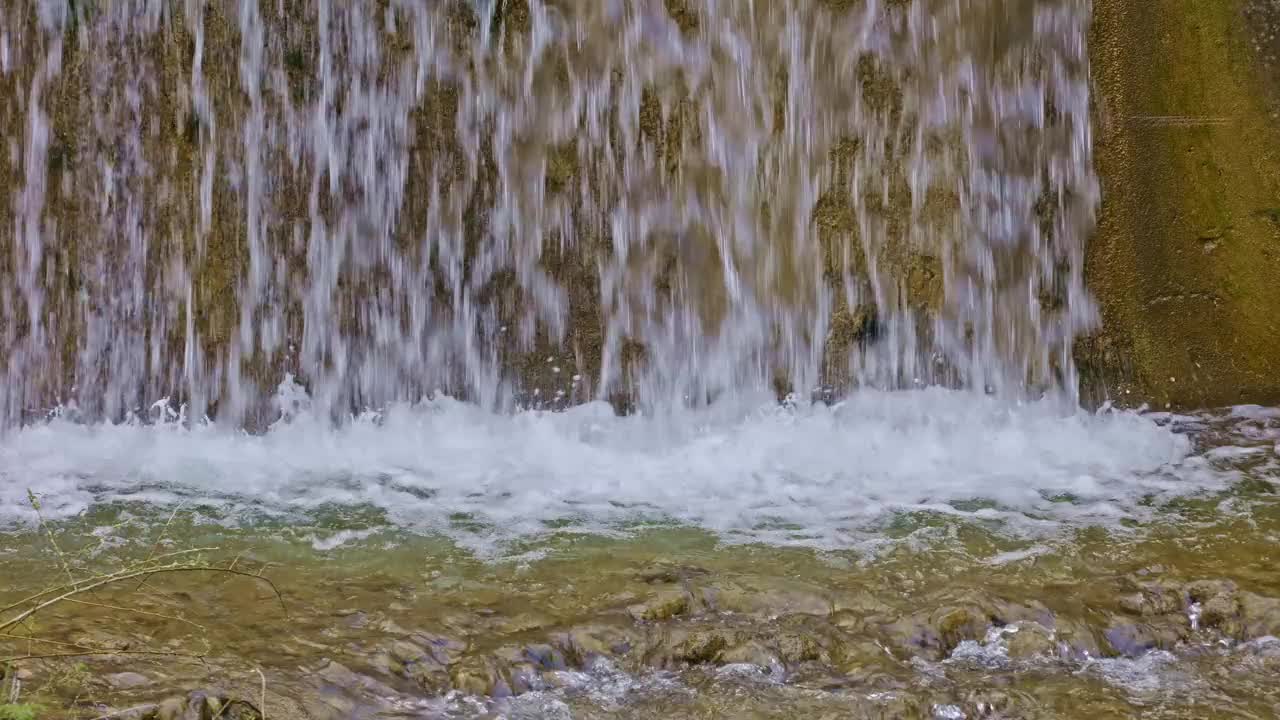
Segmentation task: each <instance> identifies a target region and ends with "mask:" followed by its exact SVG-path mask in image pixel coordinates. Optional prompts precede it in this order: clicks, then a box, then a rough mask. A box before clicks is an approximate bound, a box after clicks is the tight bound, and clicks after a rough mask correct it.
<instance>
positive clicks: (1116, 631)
mask: <svg viewBox="0 0 1280 720" xmlns="http://www.w3.org/2000/svg"><path fill="white" fill-rule="evenodd" d="M1103 636H1104V637H1106V639H1107V644H1108V645H1109V646H1110V648H1111V651H1112V652H1113V653H1115V654H1116V655H1121V656H1124V657H1139V656H1141V655H1145V654H1147V653H1148V652H1150V651H1152V650H1155V649H1156V648H1157V647H1158V643H1157V642H1156V638H1155V635H1154V634H1153V633H1152V632H1151V631H1150V628H1149V627H1148V626H1146V625H1139V624H1136V623H1123V624H1119V625H1112V626H1111V627H1109V628H1107V630H1106V632H1104V633H1103Z"/></svg>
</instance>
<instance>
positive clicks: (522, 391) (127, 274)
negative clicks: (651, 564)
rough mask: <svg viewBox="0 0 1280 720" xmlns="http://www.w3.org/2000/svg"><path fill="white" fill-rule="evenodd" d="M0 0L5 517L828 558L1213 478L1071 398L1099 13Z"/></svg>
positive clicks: (1119, 418)
mask: <svg viewBox="0 0 1280 720" xmlns="http://www.w3.org/2000/svg"><path fill="white" fill-rule="evenodd" d="M0 8H3V11H2V14H0V21H3V22H2V23H0V96H2V97H3V102H0V121H2V122H0V133H3V135H2V136H0V142H2V143H3V150H4V152H3V153H0V188H3V189H4V190H5V192H4V194H3V197H2V198H0V218H2V219H3V220H4V222H3V223H0V249H3V252H2V253H0V255H2V258H3V259H2V260H0V262H2V263H3V264H2V265H0V268H2V269H0V352H3V353H4V356H5V359H6V362H5V375H4V377H3V379H2V381H0V415H2V416H3V421H4V423H5V425H6V426H7V427H8V428H10V430H9V432H8V433H7V435H6V436H5V437H4V439H3V440H2V441H0V479H2V480H3V482H0V501H2V503H3V504H2V506H0V519H4V520H10V519H12V518H14V517H15V516H16V515H18V514H21V513H24V512H26V510H25V502H26V499H25V498H26V488H28V487H30V488H32V489H34V490H36V491H37V492H38V493H40V494H43V495H45V496H46V498H47V499H46V507H47V508H48V509H49V511H50V512H51V513H54V514H64V515H65V514H74V513H76V512H79V511H81V510H83V509H84V508H86V507H87V506H89V505H91V504H92V503H94V502H99V501H110V500H122V499H133V500H148V501H154V502H163V503H168V502H173V501H177V500H182V501H184V502H190V503H196V504H212V505H215V506H223V507H231V508H236V507H249V508H252V509H253V511H254V512H261V513H264V514H267V515H273V514H275V515H279V514H287V513H289V512H295V511H300V510H307V509H316V508H319V507H321V506H334V505H338V506H342V505H372V506H375V507H378V508H381V509H382V510H384V511H385V512H386V513H387V514H388V515H389V516H390V517H391V518H392V519H393V520H394V521H395V522H397V523H400V524H404V525H409V526H424V527H427V528H430V529H435V530H445V531H448V530H449V528H450V527H451V523H456V521H457V518H458V517H465V518H466V519H467V522H468V523H479V524H481V525H482V526H484V527H486V528H489V529H490V531H488V532H489V534H490V535H497V536H504V537H515V536H522V535H526V534H530V533H536V532H538V531H539V530H540V529H541V528H545V527H548V526H551V525H555V524H557V523H563V522H576V523H580V524H581V526H583V527H586V528H591V529H595V530H607V529H609V528H611V527H617V526H618V525H619V524H623V525H625V524H626V523H628V522H645V521H654V520H660V521H677V522H684V523H691V524H696V525H701V526H705V527H709V528H713V529H716V530H718V531H721V532H723V533H724V534H725V535H726V536H734V535H741V536H744V537H750V538H765V539H770V540H773V541H778V542H804V543H811V544H815V545H824V546H832V545H835V546H840V545H848V544H851V543H853V542H855V541H857V540H858V539H859V538H860V537H863V535H862V533H865V532H867V527H868V525H867V523H869V522H873V521H874V520H875V519H876V518H878V517H880V516H882V515H883V514H884V513H886V512H890V511H897V510H902V509H933V510H944V511H946V512H955V513H964V514H970V515H974V516H976V517H980V518H988V519H1002V518H1003V519H1005V520H1011V519H1014V518H1016V522H1012V520H1011V523H1012V524H1016V525H1017V526H1018V527H1019V528H1021V529H1024V530H1028V531H1034V530H1035V528H1036V527H1038V526H1039V527H1054V526H1057V525H1058V524H1060V523H1063V522H1069V521H1075V520H1081V519H1086V520H1092V521H1097V520H1108V519H1117V518H1122V517H1131V516H1133V515H1134V514H1140V513H1141V512H1142V511H1143V508H1144V507H1146V505H1144V504H1143V503H1148V502H1149V501H1150V498H1151V497H1152V496H1165V495H1169V494H1180V493H1185V492H1190V491H1194V490H1198V489H1204V488H1206V487H1209V488H1212V487H1218V486H1220V485H1221V484H1222V483H1224V482H1226V481H1227V480H1229V475H1224V474H1222V473H1215V472H1211V471H1210V470H1209V469H1208V465H1207V464H1206V462H1207V461H1203V459H1200V460H1201V461H1202V462H1200V463H1199V464H1197V463H1196V462H1192V461H1193V460H1196V459H1197V458H1194V457H1189V456H1190V455H1191V453H1192V449H1191V443H1190V442H1189V441H1188V440H1187V439H1186V438H1185V437H1184V436H1182V435H1178V434H1174V433H1173V432H1172V431H1171V430H1170V429H1169V428H1168V427H1167V426H1162V425H1157V424H1156V423H1155V422H1154V421H1153V420H1152V419H1150V418H1144V417H1141V416H1138V415H1132V414H1124V413H1104V414H1102V415H1094V414H1088V413H1084V412H1082V411H1079V410H1076V404H1077V403H1076V388H1077V379H1076V374H1075V369H1074V366H1073V362H1072V354H1071V351H1072V344H1073V340H1074V339H1075V337H1076V336H1077V335H1078V333H1080V332H1081V331H1082V330H1084V329H1087V328H1088V327H1089V326H1090V324H1091V323H1092V322H1093V320H1094V312H1093V309H1092V307H1091V304H1090V300H1089V298H1088V296H1087V293H1086V292H1085V290H1084V287H1083V282H1082V276H1081V272H1082V264H1083V262H1082V257H1083V243H1084V241H1085V239H1086V237H1087V236H1088V234H1089V232H1090V231H1091V229H1092V227H1093V220H1094V210H1095V205H1096V202H1097V196H1098V188H1097V183H1096V181H1095V177H1094V174H1093V168H1092V158H1091V152H1092V150H1091V146H1092V138H1091V135H1090V125H1089V66H1088V54H1087V48H1086V38H1087V28H1088V24H1089V20H1090V6H1089V2H1087V0H913V1H909V0H789V1H787V2H768V1H764V0H665V2H663V1H662V0H468V1H465V2H464V1H462V0H453V1H448V2H446V1H443V0H442V1H440V2H420V1H417V0H384V1H382V2H333V1H331V0H240V1H239V2H232V1H230V0H227V1H224V2H217V1H215V2H208V3H206V2H199V1H197V0H187V2H185V3H171V2H162V1H161V0H131V1H128V2H113V3H68V2H65V0H39V1H38V2H33V1H32V0H0ZM281 378H286V380H285V382H284V383H283V384H281ZM786 395H789V396H790V400H789V401H788V402H786V403H783V404H782V405H778V403H777V402H776V400H777V398H778V397H781V396H786ZM815 396H816V397H818V398H820V399H822V400H824V401H829V400H832V399H838V398H841V397H844V398H845V399H844V400H843V401H842V402H840V403H839V404H836V405H834V406H828V405H827V404H824V403H821V402H820V403H816V404H810V398H813V397H815ZM161 398H163V399H161ZM450 398H456V400H454V399H450ZM157 401H158V402H157ZM606 401H607V402H609V403H612V406H610V405H607V404H606ZM618 406H622V407H626V408H629V409H630V410H631V411H633V414H631V415H630V416H615V414H614V411H613V409H612V408H614V407H618ZM566 408H568V409H567V410H566ZM547 410H564V412H557V413H548V412H545V411H547ZM50 413H52V414H50ZM275 418H280V419H279V420H278V421H276V422H275V424H274V425H271V424H270V423H272V421H273V420H275ZM268 425H270V426H269V427H268ZM19 428H20V429H19ZM240 428H245V429H246V430H248V431H251V432H252V433H253V434H250V433H249V432H244V431H241V430H239V429H240ZM19 489H20V490H19ZM1064 498H1065V499H1066V500H1067V501H1065V502H1064V501H1063V500H1064Z"/></svg>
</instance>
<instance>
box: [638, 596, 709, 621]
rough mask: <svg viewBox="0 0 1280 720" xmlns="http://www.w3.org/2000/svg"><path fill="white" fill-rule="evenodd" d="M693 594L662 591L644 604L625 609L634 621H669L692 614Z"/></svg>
mask: <svg viewBox="0 0 1280 720" xmlns="http://www.w3.org/2000/svg"><path fill="white" fill-rule="evenodd" d="M693 607H694V599H693V594H692V593H690V592H689V591H687V590H683V589H679V590H676V589H672V590H664V591H662V592H660V593H658V595H657V596H655V597H653V598H650V599H649V600H646V601H645V602H642V603H638V604H635V605H632V606H631V607H628V608H627V613H628V614H629V615H631V617H632V618H633V619H634V620H637V621H646V622H656V621H659V620H670V619H671V618H674V617H679V616H681V615H685V614H687V613H690V612H692V609H693Z"/></svg>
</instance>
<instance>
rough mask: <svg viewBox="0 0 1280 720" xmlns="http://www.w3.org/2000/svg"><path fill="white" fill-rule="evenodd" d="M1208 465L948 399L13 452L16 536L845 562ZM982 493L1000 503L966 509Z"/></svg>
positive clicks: (1203, 482)
mask: <svg viewBox="0 0 1280 720" xmlns="http://www.w3.org/2000/svg"><path fill="white" fill-rule="evenodd" d="M1190 452H1191V443H1190V441H1189V440H1188V438H1187V437H1186V436H1184V435H1180V434H1177V433H1175V432H1173V431H1172V430H1170V429H1168V428H1167V427H1161V426H1159V425H1157V424H1156V423H1155V422H1153V421H1152V420H1150V419H1148V418H1145V417H1143V416H1140V415H1137V414H1133V413H1124V412H1108V413H1104V414H1099V415H1093V414H1088V413H1085V412H1080V411H1077V412H1067V413H1063V412H1061V411H1060V410H1059V409H1058V406H1056V405H1053V404H1050V403H1045V404H1031V405H1022V406H1018V407H1010V406H1007V405H1004V404H1002V403H1001V402H1000V401H998V400H996V399H994V398H991V397H987V396H984V395H976V394H970V393H962V392H953V391H946V390H941V389H929V390H922V391H912V392H900V393H883V392H862V393H859V394H857V395H855V396H853V397H852V398H850V399H849V400H847V401H846V402H844V403H841V404H839V405H837V406H834V407H830V408H828V407H825V406H821V405H818V406H813V407H800V408H782V407H778V406H776V405H774V404H762V405H761V406H759V407H758V408H757V409H754V410H752V411H750V412H746V413H742V412H736V413H735V412H732V411H730V410H729V409H725V408H719V409H713V410H711V411H706V412H701V413H692V412H690V413H687V414H683V415H679V416H671V417H662V418H649V417H635V416H633V417H615V416H614V414H613V413H612V411H611V410H610V409H609V407H608V406H607V405H603V404H591V405H585V406H582V407H577V408H574V409H572V410H569V411H567V412H563V413H541V412H525V413H518V414H515V415H495V414H491V413H488V412H484V411H482V410H480V409H478V408H476V407H474V406H471V405H467V404H463V403H460V402H456V401H453V400H449V399H437V400H432V401H428V402H424V403H421V404H417V405H414V406H398V407H393V408H391V409H389V410H387V411H386V412H384V413H380V414H370V415H367V416H365V417H361V418H357V419H355V420H353V421H352V422H350V423H348V424H346V425H345V426H343V427H340V428H336V429H335V428H333V427H331V426H330V425H329V424H327V423H322V422H319V421H317V420H316V419H315V418H313V417H311V416H309V415H307V414H306V413H305V412H303V413H299V414H296V415H294V416H292V417H290V418H288V419H286V420H282V421H281V422H279V423H277V424H276V425H275V426H273V427H272V428H271V429H270V430H269V431H268V432H266V433H265V434H261V435H250V434H246V433H244V432H240V431H235V432H232V431H227V430H224V429H221V428H217V427H213V426H206V425H200V426H194V427H186V426H183V425H180V424H174V423H170V424H138V423H132V424H118V425H104V424H99V425H91V426H90V425H82V424H75V423H72V422H69V421H66V420H62V419H53V420H51V421H50V422H48V423H45V424H42V425H39V426H33V427H28V428H25V429H23V430H21V431H17V432H14V433H11V434H9V435H8V436H7V437H5V438H3V439H2V440H0V523H13V522H15V521H20V520H23V519H29V518H30V517H31V511H30V508H29V506H28V502H27V497H26V489H27V488H31V489H32V490H33V491H34V492H36V493H37V494H39V495H40V496H41V497H42V498H43V503H44V512H45V513H46V515H47V516H50V517H68V516H72V515H75V514H77V513H80V512H82V511H84V510H85V509H86V508H88V507H90V506H91V505H92V504H94V503H101V502H110V501H120V500H138V501H143V502H146V503H153V504H157V505H168V504H172V503H175V502H178V501H181V502H183V503H185V504H186V506H187V507H199V506H203V505H211V506H214V507H215V508H221V509H222V511H223V512H224V514H227V515H229V516H231V517H234V516H235V514H236V513H237V512H240V511H250V512H255V513H267V514H274V515H279V516H281V517H286V518H287V517H292V516H294V515H295V514H298V513H307V512H311V511H315V510H317V509H319V508H323V507H326V506H363V507H369V506H372V507H374V508H378V509H381V510H383V511H385V514H386V516H387V517H388V518H389V520H390V521H391V522H392V523H395V524H397V525H400V526H403V527H407V528H412V529H416V530H424V531H430V532H443V533H446V534H450V535H454V536H457V537H459V538H460V539H463V540H465V541H466V542H468V543H471V544H483V543H487V542H496V541H503V540H510V539H516V538H521V537H530V536H535V535H538V534H542V533H545V532H547V525H548V523H556V524H564V523H565V522H569V523H571V524H572V526H573V528H574V529H575V530H577V531H584V530H587V531H616V530H618V529H619V528H620V527H621V526H625V525H626V524H627V523H632V522H637V521H639V522H650V521H660V522H675V523H681V524H687V525H692V526H697V527H702V528H707V529H710V530H712V531H715V532H718V533H722V534H723V535H724V536H725V537H726V538H739V539H754V540H764V541H769V542H779V543H799V544H806V545H812V546H821V547H848V546H850V545H853V544H855V543H857V542H858V541H860V540H866V539H867V538H868V532H872V533H874V530H873V528H874V526H875V524H876V523H877V522H879V521H882V520H883V519H885V518H886V517H887V516H888V515H890V514H891V513H894V512H899V511H907V510H931V511H937V512H946V513H951V514H955V515H961V516H972V517H975V518H981V519H983V520H984V521H997V522H1000V523H1005V524H1006V525H1008V526H1009V527H1010V528H1011V531H1013V530H1016V531H1020V532H1033V533H1043V532H1047V531H1052V530H1053V529H1054V528H1057V527H1061V526H1064V525H1070V524H1077V523H1081V522H1089V523H1104V524H1112V523H1116V522H1118V521H1119V520H1120V519H1123V518H1131V517H1138V516H1141V515H1142V514H1143V513H1144V512H1148V510H1147V506H1148V505H1149V504H1150V503H1149V502H1140V501H1141V500H1142V499H1143V498H1144V496H1145V497H1148V498H1149V497H1150V496H1155V497H1156V498H1157V499H1160V498H1168V497H1173V496H1177V495H1185V494H1188V493H1194V492H1199V491H1203V490H1213V489H1218V488H1221V487H1223V486H1225V484H1226V483H1227V482H1229V479H1230V475H1229V474H1224V473H1223V472H1222V471H1220V470H1215V469H1213V467H1212V465H1211V464H1210V463H1208V462H1205V461H1204V460H1203V459H1200V458H1196V457H1188V455H1189V453H1190ZM973 500H980V501H984V502H982V503H980V506H979V507H977V509H965V508H968V507H969V506H968V505H966V504H965V503H963V502H960V501H973ZM459 513H462V514H465V516H466V519H467V523H466V527H465V528H463V527H459V526H458V525H459V523H457V522H456V519H457V517H456V516H457V514H459ZM868 528H872V530H868Z"/></svg>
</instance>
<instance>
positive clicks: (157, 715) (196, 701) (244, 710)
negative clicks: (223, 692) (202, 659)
mask: <svg viewBox="0 0 1280 720" xmlns="http://www.w3.org/2000/svg"><path fill="white" fill-rule="evenodd" d="M213 718H217V720H261V718H262V713H261V712H260V711H259V710H258V708H257V707H255V706H254V705H253V704H252V703H249V702H246V701H243V700H228V699H225V698H219V697H214V696H211V695H207V694H206V693H203V692H199V691H197V692H192V693H190V694H188V695H187V696H186V697H174V698H168V699H167V700H164V701H163V702H160V703H155V704H150V705H139V706H137V707H133V708H129V709H127V710H121V711H119V712H115V713H111V714H108V715H102V716H100V717H99V718H98V720H213Z"/></svg>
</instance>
